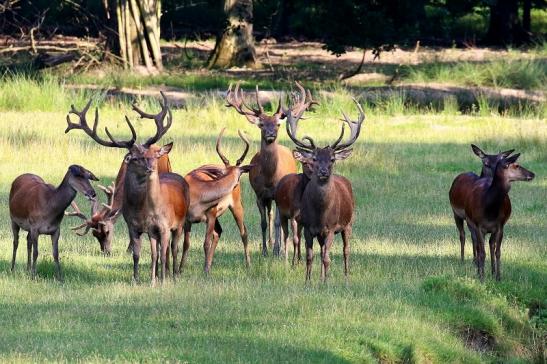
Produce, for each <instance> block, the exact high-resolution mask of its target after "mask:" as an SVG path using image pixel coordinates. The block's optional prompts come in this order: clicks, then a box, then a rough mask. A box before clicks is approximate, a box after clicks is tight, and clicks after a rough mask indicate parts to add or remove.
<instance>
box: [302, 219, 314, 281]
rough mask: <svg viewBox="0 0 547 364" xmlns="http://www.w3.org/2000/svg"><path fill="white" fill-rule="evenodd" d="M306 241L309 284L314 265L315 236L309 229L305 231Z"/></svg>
mask: <svg viewBox="0 0 547 364" xmlns="http://www.w3.org/2000/svg"><path fill="white" fill-rule="evenodd" d="M304 239H305V240H306V282H309V281H310V279H311V268H312V264H313V236H312V235H311V233H310V232H309V230H308V229H304Z"/></svg>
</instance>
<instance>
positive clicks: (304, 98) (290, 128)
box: [283, 82, 319, 151]
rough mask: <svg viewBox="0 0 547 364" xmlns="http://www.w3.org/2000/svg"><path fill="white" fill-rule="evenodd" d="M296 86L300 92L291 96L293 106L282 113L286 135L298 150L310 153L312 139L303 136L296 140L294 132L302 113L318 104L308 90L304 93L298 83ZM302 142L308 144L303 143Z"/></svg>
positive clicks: (312, 144)
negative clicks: (285, 123)
mask: <svg viewBox="0 0 547 364" xmlns="http://www.w3.org/2000/svg"><path fill="white" fill-rule="evenodd" d="M296 86H297V87H298V89H299V91H300V95H295V96H293V105H292V106H291V107H290V108H289V109H287V110H284V111H283V113H284V114H285V115H286V117H287V125H286V128H287V134H288V135H289V138H291V140H292V141H293V142H294V144H296V146H297V147H298V148H301V149H303V150H305V151H312V150H313V149H315V142H314V141H313V139H312V138H311V137H309V136H305V137H304V138H302V140H299V139H298V138H296V130H297V129H298V121H299V120H300V119H301V118H302V115H303V114H304V112H305V111H306V110H307V109H309V108H310V107H311V106H312V105H319V103H318V102H317V101H315V100H314V99H313V98H312V96H311V92H310V91H309V90H307V91H306V90H305V89H304V87H303V86H302V85H301V84H300V83H299V82H296ZM304 140H306V141H307V142H308V143H307V144H306V143H304V142H303V141H304Z"/></svg>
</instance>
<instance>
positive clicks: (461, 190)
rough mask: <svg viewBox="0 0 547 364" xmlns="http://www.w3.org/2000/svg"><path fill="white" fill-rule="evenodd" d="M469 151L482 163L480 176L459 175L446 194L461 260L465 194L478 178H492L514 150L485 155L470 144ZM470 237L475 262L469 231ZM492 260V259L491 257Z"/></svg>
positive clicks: (463, 243)
mask: <svg viewBox="0 0 547 364" xmlns="http://www.w3.org/2000/svg"><path fill="white" fill-rule="evenodd" d="M471 149H472V150H473V153H475V154H476V155H477V156H478V157H479V158H480V159H481V161H482V170H481V174H480V176H477V175H476V174H475V173H473V172H467V173H462V174H459V175H458V176H457V177H456V178H455V179H454V182H452V186H451V187H450V191H449V193H448V196H449V199H450V206H451V207H452V212H453V213H454V221H455V222H456V227H457V228H458V232H459V236H460V252H461V260H462V262H463V260H464V251H465V230H464V227H463V222H464V220H465V198H466V196H467V193H469V191H470V190H471V188H472V186H473V183H474V182H475V181H476V180H478V179H479V178H484V177H492V175H493V173H494V169H495V168H496V165H497V164H498V162H499V161H500V160H501V159H503V158H506V157H508V156H509V155H510V154H511V153H513V152H514V151H515V150H514V149H511V150H507V151H505V152H500V153H498V154H486V153H484V152H483V151H482V150H481V149H480V148H479V147H477V146H476V145H474V144H471ZM470 232H471V234H472V236H471V238H472V239H471V240H472V243H473V260H474V261H475V260H476V256H477V252H476V244H475V243H476V240H477V239H476V237H474V236H473V234H474V233H473V232H472V231H471V230H470ZM492 259H493V257H492Z"/></svg>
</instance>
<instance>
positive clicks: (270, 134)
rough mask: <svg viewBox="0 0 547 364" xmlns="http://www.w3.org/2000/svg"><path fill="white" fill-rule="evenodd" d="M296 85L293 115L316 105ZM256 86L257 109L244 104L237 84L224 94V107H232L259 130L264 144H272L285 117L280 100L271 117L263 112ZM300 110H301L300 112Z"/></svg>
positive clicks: (309, 94) (300, 86) (299, 85)
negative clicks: (298, 95)
mask: <svg viewBox="0 0 547 364" xmlns="http://www.w3.org/2000/svg"><path fill="white" fill-rule="evenodd" d="M296 85H297V87H298V89H299V91H300V97H299V98H298V101H299V102H297V103H295V104H294V106H293V109H294V111H293V112H295V113H300V111H302V112H304V111H305V110H306V109H307V108H309V107H310V106H311V105H313V104H317V102H316V101H314V100H313V99H312V97H311V93H310V91H309V90H308V91H307V92H306V90H304V87H302V85H301V84H300V83H298V82H296ZM258 92H259V91H258V85H257V86H256V91H255V95H256V103H257V108H256V109H255V108H253V107H249V106H248V105H247V104H245V101H244V99H243V91H242V90H241V88H240V87H239V83H237V84H236V87H235V89H234V90H233V91H232V85H231V84H230V86H229V87H228V91H227V92H226V102H227V104H226V106H227V107H233V108H234V109H236V111H237V112H238V113H240V114H241V115H243V116H245V117H246V118H247V120H248V121H249V122H250V123H251V124H254V125H256V126H258V127H259V128H260V131H261V139H262V141H263V142H264V143H266V144H272V143H273V142H275V141H276V140H277V132H278V130H279V126H280V125H281V121H282V120H283V119H285V118H286V117H287V114H286V113H285V111H283V110H281V98H280V99H279V103H278V105H277V109H276V111H275V113H274V114H273V115H268V114H266V113H265V112H264V107H263V106H262V104H261V103H260V99H259V94H258ZM301 109H302V110H301Z"/></svg>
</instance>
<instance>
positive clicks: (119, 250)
mask: <svg viewBox="0 0 547 364" xmlns="http://www.w3.org/2000/svg"><path fill="white" fill-rule="evenodd" d="M9 90H10V88H9V87H6V86H5V85H4V87H3V88H2V92H0V100H1V102H0V105H1V106H2V107H0V109H1V110H2V111H0V166H1V167H2V173H1V174H0V205H1V206H2V208H1V209H0V292H2V294H1V295H0V326H1V327H2V328H3V330H2V331H1V332H0V361H2V362H28V361H32V362H39V361H43V360H50V361H71V362H73V361H85V362H89V361H91V362H105V361H130V362H151V361H152V362H155V361H166V360H169V361H180V362H194V363H195V362H266V363H267V362H271V363H280V362H289V361H290V362H313V363H319V362H324V363H350V362H383V363H395V362H405V363H406V362H421V363H430V362H435V363H445V362H460V363H464V362H465V363H473V362H534V361H536V362H541V361H542V360H545V355H546V353H545V350H546V348H545V338H546V329H547V285H546V282H547V263H546V262H547V242H546V236H547V226H546V221H547V209H546V208H547V179H546V177H545V176H546V175H547V123H546V121H545V120H542V119H539V118H533V117H530V118H527V117H521V118H509V117H501V116H499V115H494V114H493V115H489V114H487V113H481V114H474V115H460V114H459V113H457V112H454V113H449V112H446V113H442V114H434V113H429V112H422V113H417V112H413V113H411V114H410V115H407V114H406V113H405V109H404V108H399V109H395V111H393V112H390V113H385V112H383V111H382V110H368V111H369V113H368V119H367V120H366V121H365V125H364V126H363V131H362V133H361V137H360V140H359V141H358V143H357V145H356V146H355V150H354V154H353V156H352V157H350V158H349V159H348V160H346V161H344V162H340V163H339V164H337V166H336V171H337V172H338V173H339V174H342V175H344V176H346V177H348V178H349V179H350V180H351V181H352V182H353V187H354V193H355V196H356V200H357V211H356V222H355V225H354V237H353V239H352V249H351V256H350V264H351V274H350V280H349V282H345V280H344V276H343V269H342V256H341V242H340V238H338V237H337V238H336V241H335V245H334V246H333V256H332V258H333V262H332V264H331V277H330V279H329V281H328V283H327V284H321V283H320V282H319V271H320V269H319V259H316V260H315V262H314V263H315V264H314V268H313V269H314V270H313V280H312V284H311V285H309V286H306V285H305V284H304V265H303V264H300V266H298V267H297V268H296V269H292V268H291V267H290V266H287V265H285V264H284V262H283V261H281V260H278V259H275V258H272V257H271V256H270V257H268V258H262V257H261V256H260V254H259V253H260V249H259V241H260V229H259V219H258V211H257V209H256V207H255V204H254V196H253V192H252V190H251V188H250V186H249V183H248V179H247V177H244V178H243V179H242V184H243V191H244V206H245V207H246V218H245V219H246V224H247V226H248V228H249V230H250V233H249V236H250V241H251V243H252V249H251V251H252V254H251V259H252V267H251V268H250V269H248V270H247V269H245V267H244V264H243V251H242V250H243V249H242V246H241V242H240V241H239V236H238V233H237V229H236V227H235V224H234V222H233V220H232V218H231V216H229V214H227V215H225V216H223V217H222V218H221V222H222V224H223V227H224V231H225V233H224V235H223V236H222V239H221V241H220V243H219V246H218V249H217V251H216V256H215V263H214V266H213V270H212V274H211V275H210V276H209V277H205V276H204V275H203V273H202V264H203V252H202V248H201V246H202V237H203V228H202V227H201V228H197V227H196V228H194V230H193V231H194V234H193V243H192V247H191V251H190V256H189V267H188V269H187V270H186V271H185V272H184V274H183V276H182V277H181V278H180V279H179V280H178V281H176V282H172V281H171V280H169V281H167V282H166V283H165V284H164V285H163V286H161V287H156V288H151V287H150V286H149V284H148V280H147V279H148V275H147V273H148V272H149V265H150V258H149V253H148V252H149V247H148V245H147V243H146V244H143V246H144V248H143V259H141V272H142V273H141V275H142V278H143V282H142V283H141V284H139V285H134V284H132V282H131V273H132V270H131V267H132V259H131V257H130V256H129V255H128V254H126V253H125V247H126V244H127V237H126V231H125V226H124V222H123V219H120V220H119V222H118V224H117V227H116V238H115V241H114V252H113V255H112V256H111V257H103V256H102V255H101V254H100V251H99V246H98V243H96V241H95V240H94V239H93V238H92V237H91V236H86V237H83V238H80V237H77V236H75V235H74V234H72V233H71V232H70V231H69V230H68V227H69V226H71V225H74V224H76V221H74V220H70V219H68V218H67V219H65V221H64V222H63V230H62V235H61V241H60V256H61V265H62V268H63V270H64V277H65V280H64V283H59V282H56V281H54V279H53V272H54V265H53V260H52V257H51V243H50V242H49V238H48V237H44V236H42V237H41V238H40V244H39V247H40V255H39V262H38V279H36V280H35V281H33V280H30V279H29V277H28V275H27V273H26V272H25V266H26V249H24V247H25V244H24V235H23V239H22V241H21V244H20V246H19V252H18V258H17V266H16V270H15V273H13V274H12V273H10V271H9V260H10V259H11V247H12V243H11V239H12V237H11V232H10V229H9V213H8V207H7V206H8V194H9V188H10V183H11V181H12V180H13V179H14V178H15V177H16V176H17V175H19V174H21V173H24V172H32V173H36V174H39V175H40V176H42V177H43V178H44V179H46V180H47V181H48V182H50V183H53V184H58V183H59V182H60V181H61V179H62V177H63V175H64V173H65V172H66V168H67V166H68V165H70V164H72V163H78V164H82V165H84V166H86V167H87V168H89V169H90V170H91V171H93V172H94V173H95V174H96V175H97V176H99V177H100V179H101V183H102V184H105V185H106V184H108V183H109V182H110V181H111V180H112V179H113V178H114V177H115V175H116V173H117V168H118V166H119V164H120V162H121V159H122V156H123V152H122V151H117V150H116V151H115V150H108V149H107V148H104V147H101V146H99V145H96V144H94V143H93V142H92V141H90V139H89V138H87V137H86V136H84V135H82V134H80V133H77V132H71V133H70V134H68V135H65V134H64V129H65V126H66V124H65V115H66V112H67V111H68V105H69V104H70V102H71V100H70V98H71V95H70V94H69V93H66V94H65V95H64V96H63V97H64V98H61V99H60V98H59V94H55V95H56V96H57V97H54V96H52V97H50V98H48V97H44V96H43V95H42V99H43V100H42V101H36V100H35V99H33V97H35V96H36V95H34V96H33V95H31V94H25V93H22V94H21V93H19V94H17V95H15V94H10V92H9ZM11 90H13V88H12V89H11ZM57 91H58V90H57ZM37 92H40V91H37ZM335 96H336V97H335V98H334V99H333V100H330V101H329V100H322V101H323V102H322V106H320V107H318V108H317V110H316V112H315V113H310V114H309V115H310V117H309V118H308V119H307V120H305V121H302V122H301V128H300V129H299V130H300V132H301V133H303V134H305V133H307V134H310V135H313V136H314V138H315V139H316V140H317V141H320V142H323V143H326V142H328V141H331V140H333V139H334V138H336V137H337V135H338V131H339V126H340V122H339V121H337V119H338V118H339V116H340V111H341V110H342V109H344V110H346V111H348V112H350V113H351V114H352V115H355V110H354V108H353V107H352V103H351V101H350V97H349V95H347V94H345V93H343V92H342V91H340V92H339V93H337V94H336V95H335ZM10 97H12V98H13V99H14V100H15V101H14V103H15V107H11V106H10V105H11V103H10V102H9V98H10ZM75 99H76V100H77V101H78V105H77V106H78V107H83V102H84V101H83V100H84V97H76V98H75ZM41 102H42V103H43V104H40V103H41ZM25 105H27V106H28V108H27V107H25ZM102 106H103V108H101V123H102V125H104V126H109V127H110V129H111V130H114V131H115V132H117V135H122V134H124V135H127V134H126V132H127V131H126V129H125V128H126V125H125V123H124V122H123V115H124V114H125V113H127V114H128V115H132V114H131V111H130V107H129V106H128V105H126V104H119V105H102ZM90 117H91V115H90ZM174 120H175V121H174V123H173V127H172V128H171V130H170V131H169V132H168V134H167V135H166V137H164V139H163V141H165V142H169V141H174V143H175V147H174V149H173V151H172V152H171V154H170V158H171V163H172V165H173V169H174V170H175V171H176V172H178V173H180V174H185V173H186V172H188V171H189V170H190V169H192V168H194V167H196V166H199V165H201V164H205V163H211V162H215V163H217V162H219V160H218V157H217V156H216V155H215V153H214V140H215V138H216V135H217V133H218V132H219V131H220V129H221V128H222V127H224V126H227V127H228V132H227V138H225V140H226V148H225V149H226V153H227V155H229V156H231V157H232V158H233V157H234V156H236V155H239V153H240V150H241V145H240V143H239V142H238V140H239V139H238V138H237V136H236V130H237V128H241V129H243V130H245V131H246V132H247V133H248V135H249V137H250V139H251V140H252V141H253V144H252V149H251V151H255V150H256V149H257V148H258V140H259V132H258V130H257V129H256V127H254V126H252V125H250V124H248V123H247V122H246V120H245V119H244V118H243V117H241V116H238V115H237V114H236V113H235V112H234V111H233V110H230V109H226V108H225V107H223V102H222V100H219V99H212V100H209V101H208V102H204V103H202V104H199V105H194V106H191V107H189V108H188V110H176V111H175V112H174ZM135 125H136V127H137V130H138V133H139V134H140V136H141V139H142V138H145V137H147V136H149V135H151V133H152V132H153V130H152V128H151V125H150V123H149V122H147V121H141V120H138V121H135ZM281 141H282V143H283V144H285V145H290V143H289V142H288V138H287V137H286V135H285V132H282V133H281ZM470 143H475V144H478V145H479V146H481V147H482V148H483V149H485V150H486V151H490V152H494V151H498V150H506V149H509V148H515V149H516V150H517V151H518V152H521V153H522V157H521V163H522V165H523V166H525V167H527V168H529V169H530V170H532V171H534V172H535V173H536V176H537V177H536V179H534V180H533V181H532V182H529V183H525V182H520V183H515V184H514V186H513V188H512V190H511V197H512V201H513V216H512V218H511V220H510V221H509V223H508V225H507V227H506V233H505V240H504V242H503V246H502V268H501V269H502V281H501V282H495V281H494V280H492V279H491V277H490V274H488V275H487V279H486V280H485V283H484V284H480V283H479V282H478V280H477V279H476V271H475V269H474V267H473V264H472V262H471V248H470V244H468V245H467V256H466V260H465V262H464V263H461V262H460V260H459V242H458V239H457V233H456V228H455V226H454V223H453V221H452V215H451V212H450V207H449V203H448V189H449V187H450V184H451V182H452V179H453V178H454V177H455V176H456V175H457V174H458V173H460V172H463V171H468V170H474V171H478V170H479V163H480V162H479V160H478V159H477V158H476V157H475V156H474V155H473V154H472V152H471V149H470V147H469V144H470ZM78 201H79V204H80V207H82V206H87V204H86V202H84V201H83V200H81V199H79V200H78ZM316 252H318V250H317V245H316Z"/></svg>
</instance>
